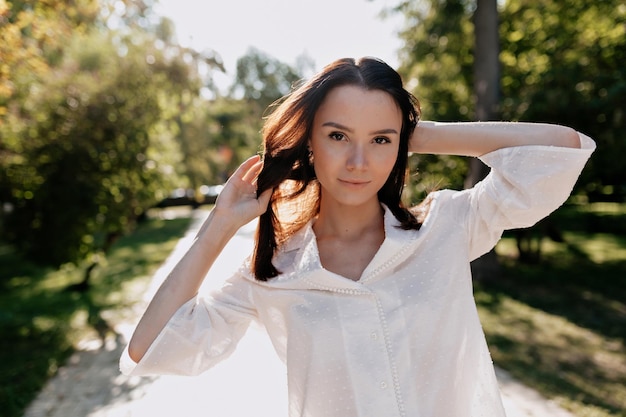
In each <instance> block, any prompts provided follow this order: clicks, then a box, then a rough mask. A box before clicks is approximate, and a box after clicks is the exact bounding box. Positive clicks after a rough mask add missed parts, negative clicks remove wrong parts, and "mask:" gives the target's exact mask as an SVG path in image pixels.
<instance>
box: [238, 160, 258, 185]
mask: <svg viewBox="0 0 626 417" xmlns="http://www.w3.org/2000/svg"><path fill="white" fill-rule="evenodd" d="M262 168H263V162H262V161H261V160H258V161H256V162H255V163H254V164H253V165H252V166H250V167H249V168H248V171H246V173H245V174H244V176H243V177H242V180H244V181H246V182H249V183H250V184H254V183H255V182H256V178H257V176H258V175H259V173H260V172H261V169H262Z"/></svg>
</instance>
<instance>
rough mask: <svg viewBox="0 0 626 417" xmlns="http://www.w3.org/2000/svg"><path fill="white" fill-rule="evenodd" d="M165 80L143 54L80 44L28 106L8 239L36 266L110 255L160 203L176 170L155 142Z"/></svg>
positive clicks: (95, 41) (104, 40) (97, 38)
mask: <svg viewBox="0 0 626 417" xmlns="http://www.w3.org/2000/svg"><path fill="white" fill-rule="evenodd" d="M158 80H159V74H158V73H155V71H154V69H153V68H152V66H151V65H150V64H149V63H147V62H146V59H145V55H144V53H143V52H142V51H140V50H139V48H135V49H133V48H129V49H128V50H126V52H125V54H124V56H120V53H119V51H118V50H117V48H116V45H114V44H113V43H112V42H110V41H109V39H108V37H106V36H103V35H98V34H96V35H94V36H90V37H79V38H76V39H75V40H74V42H73V43H72V45H71V46H70V47H69V51H67V53H66V57H65V58H64V61H63V63H62V65H60V66H59V67H57V68H56V69H55V71H54V73H53V74H51V75H50V77H49V78H48V79H47V80H46V81H47V82H46V83H45V84H44V85H42V87H41V88H38V89H36V90H35V91H34V92H33V93H32V94H31V95H30V96H29V97H28V99H27V101H26V103H25V108H26V110H28V112H29V114H28V115H29V122H30V123H29V125H30V126H29V128H28V129H25V130H24V131H22V132H19V133H22V134H26V135H27V138H26V139H27V140H23V141H21V156H22V160H21V161H16V162H15V163H11V164H8V166H7V171H8V173H9V176H10V180H11V182H12V184H13V194H12V196H11V197H12V198H11V202H12V204H13V205H14V209H13V211H12V213H11V214H10V217H9V219H8V222H7V225H6V232H7V237H8V238H9V240H10V241H12V242H13V243H14V244H15V245H16V246H17V247H18V248H19V249H21V250H22V251H24V252H25V253H27V254H28V255H29V256H30V257H31V258H32V259H35V260H37V261H39V262H42V263H46V264H52V265H60V264H62V263H65V262H79V261H81V260H83V259H84V258H85V257H86V256H88V255H89V254H92V253H94V252H96V253H97V252H99V251H103V252H106V250H107V249H108V247H109V246H110V244H111V243H112V242H113V241H114V240H115V238H116V237H118V236H120V235H121V234H123V233H125V232H126V231H127V230H128V229H129V227H130V226H131V225H132V224H133V222H134V221H135V219H136V218H137V216H138V215H140V214H141V213H142V212H143V211H145V210H146V209H147V208H148V207H149V206H150V205H152V204H154V203H155V202H156V199H157V198H158V196H159V190H160V189H161V186H162V184H167V182H168V178H172V175H171V174H172V172H171V171H172V168H171V166H172V163H173V161H168V160H167V159H166V158H169V157H170V155H172V154H171V153H169V152H160V150H159V146H158V145H156V146H155V144H154V143H155V142H158V141H154V140H152V138H153V136H154V135H155V132H153V129H154V127H155V126H156V125H157V122H158V120H159V119H160V116H161V113H162V112H161V108H160V106H159V97H158V91H159V88H158V87H159V85H158ZM43 87H45V88H43ZM157 134H158V133H157ZM165 147H167V146H165ZM170 148H171V146H170ZM170 150H171V149H170Z"/></svg>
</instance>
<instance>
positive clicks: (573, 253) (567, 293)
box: [475, 235, 626, 416]
mask: <svg viewBox="0 0 626 417" xmlns="http://www.w3.org/2000/svg"><path fill="white" fill-rule="evenodd" d="M574 237H576V238H575V239H574V238H572V236H569V238H568V239H566V243H564V244H560V246H559V249H558V250H554V251H550V252H549V253H546V254H544V256H543V258H542V261H541V262H540V263H538V264H534V265H527V264H519V263H517V262H516V261H515V260H513V259H510V258H501V261H502V266H503V269H502V276H501V277H500V278H498V279H496V280H491V281H489V282H484V283H480V284H477V285H476V291H475V294H476V300H477V304H478V307H479V310H480V312H481V320H483V325H484V328H485V333H486V335H487V339H488V343H489V345H490V348H491V352H492V356H493V358H494V361H495V362H496V363H498V364H499V365H500V366H502V367H503V368H505V369H506V370H508V371H509V372H511V373H512V374H513V375H514V376H515V377H517V378H518V379H520V380H521V381H522V382H524V383H526V384H527V385H529V386H532V387H535V388H537V389H539V391H540V392H542V393H543V394H544V395H548V396H551V397H560V398H561V399H563V398H565V400H563V401H564V402H565V403H566V405H567V404H569V405H568V408H571V409H574V411H575V412H578V413H579V415H597V416H623V415H626V414H624V412H625V410H626V353H625V351H624V346H625V345H626V257H621V259H620V255H619V252H616V254H617V255H616V254H614V255H613V256H612V257H611V259H610V260H609V259H607V260H602V261H601V262H599V261H598V260H597V259H595V260H594V258H596V257H598V256H603V253H604V254H605V253H608V249H607V250H604V247H606V248H609V249H610V246H611V245H614V246H615V247H617V248H618V249H619V248H621V250H625V249H626V237H623V236H611V237H606V239H605V237H604V236H592V235H584V236H583V235H578V236H574ZM596 240H598V241H601V240H606V242H604V243H605V246H603V247H602V248H601V249H602V250H597V251H595V252H593V253H590V245H594V244H596V243H595V241H596ZM574 403H575V404H574ZM572 404H574V405H572ZM581 409H582V410H583V411H581Z"/></svg>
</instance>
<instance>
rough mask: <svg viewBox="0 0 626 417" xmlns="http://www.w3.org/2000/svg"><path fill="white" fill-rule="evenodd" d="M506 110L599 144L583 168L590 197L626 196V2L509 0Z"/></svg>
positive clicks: (504, 79)
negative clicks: (562, 127)
mask: <svg viewBox="0 0 626 417" xmlns="http://www.w3.org/2000/svg"><path fill="white" fill-rule="evenodd" d="M501 20H502V24H501V39H502V54H501V62H502V89H503V97H504V99H503V102H502V113H503V117H505V118H509V119H514V120H537V121H547V122H555V123H562V124H565V125H568V126H572V127H574V128H576V129H578V130H580V131H582V132H584V133H587V134H589V135H590V136H592V137H593V138H594V139H595V140H596V141H597V143H598V149H597V150H596V152H595V153H594V156H593V158H592V159H591V161H590V165H589V166H588V167H587V169H586V170H585V171H584V172H583V177H582V178H581V181H580V184H581V187H580V189H581V191H582V192H584V193H586V194H588V195H589V196H590V198H599V199H616V200H623V199H624V197H626V186H625V184H626V165H624V164H623V162H622V161H621V158H620V157H616V156H617V155H623V154H625V153H626V136H625V135H624V132H626V66H625V65H624V62H626V5H625V4H624V2H623V1H619V0H607V1H602V2H593V3H589V2H585V1H582V0H559V1H555V0H551V1H539V0H529V1H526V0H525V1H520V0H508V1H507V2H506V3H505V6H504V7H503V9H502V12H501Z"/></svg>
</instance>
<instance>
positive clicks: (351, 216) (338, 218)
mask: <svg viewBox="0 0 626 417" xmlns="http://www.w3.org/2000/svg"><path fill="white" fill-rule="evenodd" d="M313 229H314V231H315V234H316V236H317V237H318V239H319V238H327V237H334V238H340V239H347V240H350V239H355V238H356V239H358V238H359V237H360V236H362V235H363V233H364V232H366V231H371V230H372V229H378V230H380V231H383V232H384V210H383V208H382V207H381V205H380V203H379V202H378V201H374V202H371V203H368V204H364V205H360V206H342V207H337V206H334V205H333V206H332V207H329V206H328V205H325V204H324V200H323V199H322V201H321V204H320V212H319V214H318V216H317V219H316V221H315V224H314V225H313Z"/></svg>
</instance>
